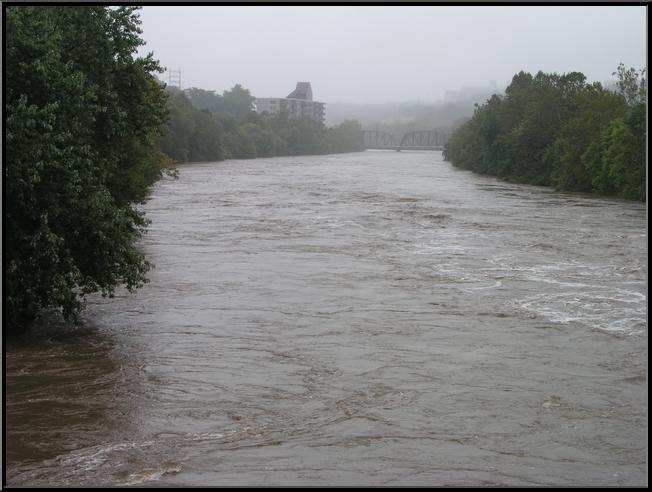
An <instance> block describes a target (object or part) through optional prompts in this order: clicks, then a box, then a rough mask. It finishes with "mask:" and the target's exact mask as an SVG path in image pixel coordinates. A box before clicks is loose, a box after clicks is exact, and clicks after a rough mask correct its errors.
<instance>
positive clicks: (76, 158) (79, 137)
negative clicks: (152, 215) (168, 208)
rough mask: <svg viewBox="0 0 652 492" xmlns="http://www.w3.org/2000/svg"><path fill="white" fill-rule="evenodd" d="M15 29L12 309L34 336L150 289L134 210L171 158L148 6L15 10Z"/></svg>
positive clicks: (10, 103) (9, 209)
mask: <svg viewBox="0 0 652 492" xmlns="http://www.w3.org/2000/svg"><path fill="white" fill-rule="evenodd" d="M5 29H6V37H5V55H6V65H5V70H6V87H7V91H6V93H5V115H6V127H5V136H6V145H7V147H6V148H7V159H6V161H5V182H6V197H7V199H6V208H5V224H6V249H5V254H4V260H5V272H6V292H5V301H6V306H7V321H8V326H9V327H10V329H23V328H25V327H26V326H27V325H28V322H29V321H30V320H31V319H33V318H34V317H35V316H36V315H37V314H38V313H39V311H40V310H42V309H43V308H49V307H54V308H59V309H60V310H61V311H62V313H63V315H64V316H65V317H66V318H67V319H69V320H78V315H79V312H80V309H81V307H82V301H83V299H84V297H85V296H86V295H88V294H90V293H92V292H101V293H102V294H103V295H109V296H111V295H113V292H114V289H115V288H116V287H117V286H118V285H121V284H124V285H125V286H126V287H127V288H128V289H130V290H133V289H134V288H136V287H138V286H140V285H142V283H143V282H145V281H146V277H145V274H146V272H147V271H148V269H149V268H150V266H151V265H150V264H149V263H148V262H147V261H146V259H145V258H144V256H143V254H142V253H141V252H140V251H139V250H138V248H137V245H136V242H137V240H138V238H139V237H140V236H141V234H142V233H143V231H144V229H145V226H146V220H145V217H144V216H143V214H142V213H141V212H139V211H137V210H136V209H135V208H134V207H133V204H135V203H137V202H140V201H142V200H144V198H145V197H146V194H147V187H148V185H149V184H151V183H152V182H153V181H154V180H155V179H157V178H158V177H159V176H160V172H161V170H162V169H163V167H164V166H166V165H169V160H167V159H166V158H165V157H164V156H163V154H161V152H160V151H159V149H158V139H159V132H160V129H161V127H162V126H163V123H164V121H165V114H166V111H165V95H164V93H163V91H162V88H161V86H160V85H159V84H158V82H157V81H156V78H155V77H154V75H153V73H154V72H156V71H160V68H159V66H158V64H157V63H156V61H155V60H154V59H153V58H152V56H151V55H148V56H146V57H135V56H134V55H135V53H136V50H137V49H138V47H139V46H140V45H141V44H143V42H142V40H141V39H140V37H139V34H140V32H141V31H140V28H139V20H138V17H137V14H136V8H134V7H119V8H106V7H50V6H47V7H46V6H12V7H8V8H7V9H6V10H5Z"/></svg>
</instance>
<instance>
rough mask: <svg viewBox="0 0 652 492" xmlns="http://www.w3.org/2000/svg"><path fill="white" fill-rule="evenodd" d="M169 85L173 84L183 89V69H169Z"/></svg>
mask: <svg viewBox="0 0 652 492" xmlns="http://www.w3.org/2000/svg"><path fill="white" fill-rule="evenodd" d="M168 85H173V86H176V87H178V88H179V90H181V69H179V70H169V71H168Z"/></svg>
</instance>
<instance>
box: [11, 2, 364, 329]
mask: <svg viewBox="0 0 652 492" xmlns="http://www.w3.org/2000/svg"><path fill="white" fill-rule="evenodd" d="M138 9H139V8H138V7H132V6H120V7H104V6H79V7H69V6H68V7H62V6H45V5H41V6H30V5H20V6H18V5H16V6H9V7H7V8H6V9H5V65H4V66H5V88H6V91H5V101H4V104H5V106H4V109H5V113H4V114H5V144H6V156H5V160H4V184H5V188H4V193H5V200H4V208H3V211H4V224H5V230H4V232H5V234H4V235H3V239H4V245H3V246H4V248H3V249H4V253H3V255H4V273H5V278H4V287H3V292H4V303H5V304H4V306H5V313H6V323H7V328H8V330H9V331H10V332H11V331H23V330H24V329H26V328H27V327H28V326H29V325H30V323H31V321H33V320H34V319H35V318H36V317H37V316H38V314H39V313H40V312H41V311H42V310H43V309H48V308H53V309H55V310H57V311H60V312H61V313H62V314H63V316H64V318H65V319H67V320H69V321H73V322H78V321H79V315H80V312H81V309H82V307H83V301H84V299H85V297H86V296H88V295H89V294H91V293H97V292H99V293H101V294H102V295H103V296H109V297H112V296H113V295H114V292H115V289H116V287H117V286H119V285H124V286H125V287H126V288H127V289H128V290H129V291H133V290H134V289H136V288H138V287H140V286H142V285H143V284H144V283H145V282H147V277H146V274H147V272H148V271H149V269H150V268H151V267H152V265H151V264H150V263H149V262H148V261H147V259H146V258H145V256H144V254H143V253H142V251H141V250H140V249H139V248H138V240H139V238H140V237H141V236H142V234H143V233H144V232H145V230H146V226H147V223H148V221H147V219H146V218H145V215H144V214H143V212H142V211H140V210H139V208H138V204H140V203H143V202H144V201H145V199H146V198H147V194H148V190H149V187H150V185H151V184H152V183H154V182H155V181H156V180H157V179H159V178H160V177H161V175H162V173H163V172H165V171H170V170H173V169H174V166H175V162H174V161H187V160H219V159H223V158H227V157H237V158H240V157H257V156H272V155H296V154H315V153H326V152H343V151H353V150H361V144H360V142H359V135H358V134H357V133H356V132H357V131H358V129H359V125H357V123H355V122H347V123H346V124H343V125H340V126H339V127H336V128H324V127H323V126H321V125H318V124H316V123H314V122H312V121H305V120H296V121H295V120H289V119H287V118H286V117H284V116H283V115H280V116H273V117H272V116H269V115H257V114H255V113H252V112H251V104H250V102H251V95H250V94H249V92H248V91H247V90H245V89H243V88H242V87H239V86H236V87H234V88H233V89H232V90H230V91H225V93H224V94H223V95H221V96H217V95H215V94H213V93H209V92H208V91H206V93H203V92H202V91H200V90H193V91H188V92H187V93H182V92H180V91H175V90H174V89H173V88H169V89H167V90H166V88H165V87H164V85H163V84H161V82H160V81H159V80H158V79H157V77H156V74H157V73H162V72H163V69H162V68H161V67H160V65H159V63H158V61H157V60H155V59H154V57H153V55H152V54H149V55H147V56H138V55H137V51H138V48H139V47H140V46H141V45H143V44H144V41H143V40H142V38H141V34H142V31H141V29H140V19H139V17H138ZM203 96H205V101H203V100H202V99H201V97H203Z"/></svg>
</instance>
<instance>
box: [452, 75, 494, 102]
mask: <svg viewBox="0 0 652 492" xmlns="http://www.w3.org/2000/svg"><path fill="white" fill-rule="evenodd" d="M502 92H504V88H499V87H498V86H497V84H496V81H495V80H492V81H491V84H490V85H488V86H469V85H465V86H462V88H461V89H460V90H458V91H446V92H445V93H444V100H445V101H446V102H449V103H478V104H482V103H484V102H485V101H486V100H487V99H489V98H490V97H491V96H492V95H494V94H500V93H502Z"/></svg>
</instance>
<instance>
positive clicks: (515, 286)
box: [5, 151, 647, 486]
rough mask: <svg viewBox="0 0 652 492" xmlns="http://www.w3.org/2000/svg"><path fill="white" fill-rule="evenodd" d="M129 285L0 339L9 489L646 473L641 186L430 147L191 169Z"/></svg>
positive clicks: (617, 478) (588, 479)
mask: <svg viewBox="0 0 652 492" xmlns="http://www.w3.org/2000/svg"><path fill="white" fill-rule="evenodd" d="M144 209H145V210H146V213H147V216H148V218H149V219H150V220H151V221H152V222H151V225H150V227H149V232H148V234H147V235H146V236H145V237H144V239H143V241H142V245H143V248H144V250H145V251H146V253H147V255H148V257H149V259H150V260H151V261H152V262H153V263H154V264H155V265H156V268H155V269H154V270H152V272H151V273H150V276H149V277H150V280H151V281H150V283H148V284H147V285H145V286H144V287H143V288H142V289H140V290H139V291H137V292H136V293H134V294H129V293H127V292H125V291H120V292H118V294H117V295H116V297H115V298H114V299H103V298H101V297H97V298H93V299H91V300H90V301H89V302H88V306H87V310H86V312H85V323H86V325H85V327H84V328H83V329H81V330H79V331H77V332H70V331H69V330H64V331H63V332H60V333H59V332H57V331H56V330H54V329H52V327H51V326H46V327H44V328H43V330H42V332H41V333H39V334H38V336H36V335H35V336H34V339H32V340H28V341H20V342H18V341H17V342H10V343H9V345H8V347H7V351H6V378H5V383H6V407H5V410H6V438H5V439H6V441H5V444H6V463H5V464H6V480H7V483H8V484H10V485H58V486H62V485H107V484H108V485H439V486H443V485H489V486H491V485H525V486H531V485H644V484H646V483H647V465H646V459H647V333H646V332H647V328H646V316H647V307H646V305H647V303H646V292H647V291H646V289H647V287H646V286H647V233H646V225H645V224H646V223H645V217H646V210H645V205H644V204H641V203H633V202H626V201H620V200H614V199H604V198H596V197H589V196H583V195H578V194H562V193H556V192H553V191H552V190H550V189H548V188H540V187H532V186H522V185H516V184H509V183H504V182H501V181H498V180H496V179H493V178H489V177H483V176H478V175H474V174H471V173H469V172H466V171H461V170H458V169H456V168H453V167H452V166H451V165H450V164H449V163H447V162H444V161H442V157H441V153H437V152H421V153H420V152H402V153H397V152H383V151H367V152H364V153H356V154H347V155H333V156H311V157H289V158H273V159H256V160H238V161H235V160H234V161H224V162H219V163H202V164H189V165H183V166H181V167H180V177H179V179H178V180H174V179H169V180H164V181H161V182H159V183H157V184H156V185H155V187H154V189H153V193H152V196H151V199H150V200H149V202H148V203H147V204H146V205H145V206H144Z"/></svg>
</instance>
